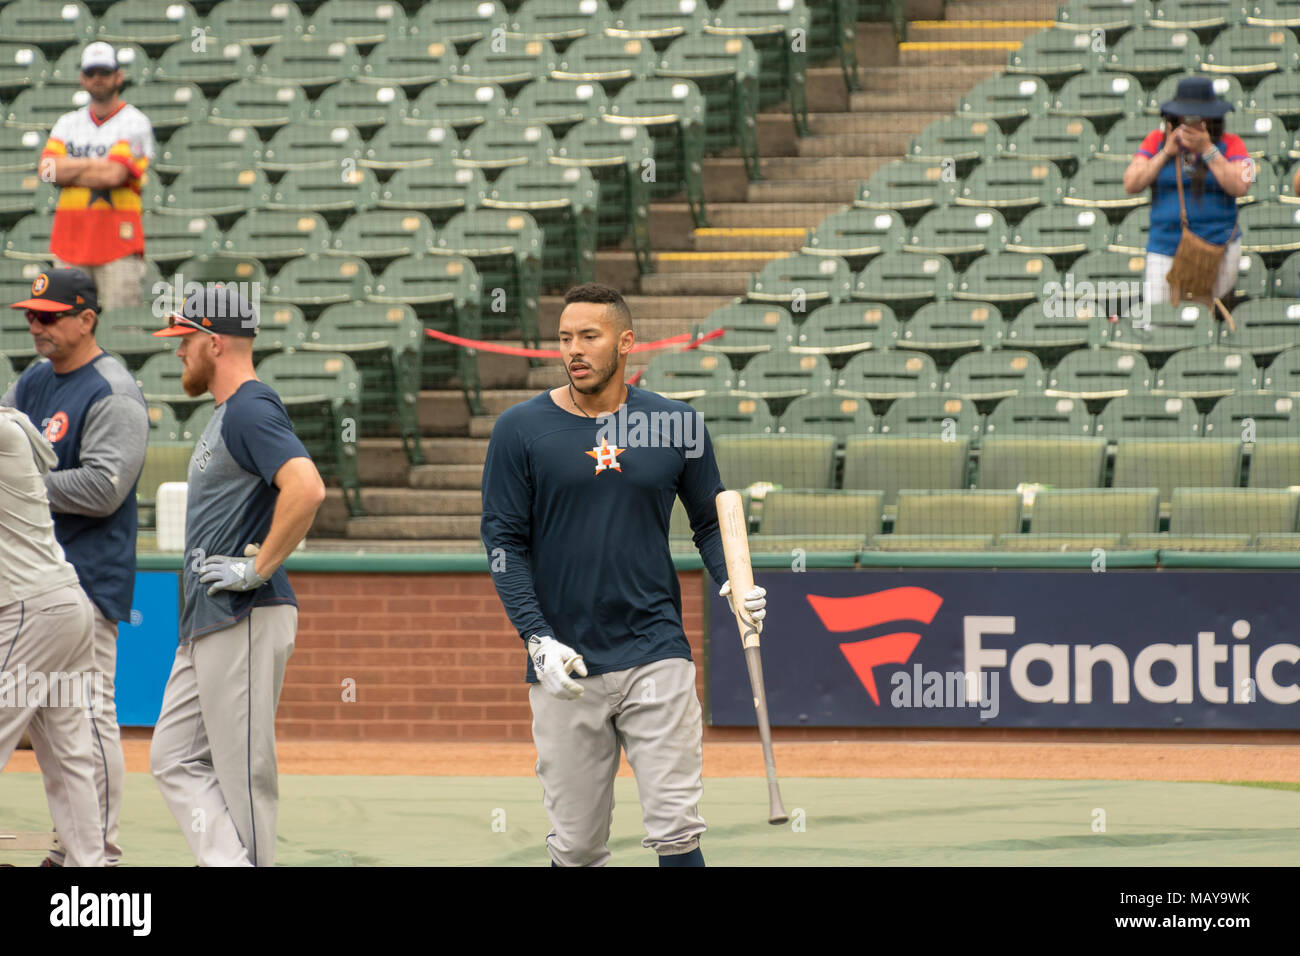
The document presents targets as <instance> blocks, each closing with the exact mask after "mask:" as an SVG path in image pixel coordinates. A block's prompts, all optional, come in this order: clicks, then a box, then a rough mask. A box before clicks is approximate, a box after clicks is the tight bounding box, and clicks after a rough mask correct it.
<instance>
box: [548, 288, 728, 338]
mask: <svg viewBox="0 0 1300 956" xmlns="http://www.w3.org/2000/svg"><path fill="white" fill-rule="evenodd" d="M623 300H624V301H625V302H626V303H627V307H628V308H629V309H630V310H631V311H632V327H633V328H634V329H636V337H637V341H639V342H655V341H657V340H659V339H666V338H669V337H671V336H674V335H681V334H682V333H683V332H689V331H690V330H691V327H692V326H693V325H694V324H695V323H696V322H698V321H699V320H700V319H702V318H704V317H705V316H706V315H708V314H709V313H710V312H712V311H713V310H714V309H720V308H722V306H724V305H726V304H727V303H729V302H730V301H731V300H730V299H729V298H727V297H726V296H717V295H711V296H704V297H701V298H694V299H673V298H664V297H663V296H657V295H656V296H648V295H624V296H623ZM563 306H564V300H563V299H560V298H558V297H556V299H555V302H554V304H553V305H551V306H549V307H548V304H547V302H546V297H543V300H542V307H541V315H540V317H539V318H538V322H537V324H538V328H539V330H540V333H541V336H542V340H543V347H545V348H554V347H555V344H554V343H555V339H556V337H557V335H558V334H559V328H560V313H561V312H562V311H563ZM547 342H549V343H550V344H549V345H548V344H547Z"/></svg>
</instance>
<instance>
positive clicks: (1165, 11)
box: [1146, 0, 1243, 33]
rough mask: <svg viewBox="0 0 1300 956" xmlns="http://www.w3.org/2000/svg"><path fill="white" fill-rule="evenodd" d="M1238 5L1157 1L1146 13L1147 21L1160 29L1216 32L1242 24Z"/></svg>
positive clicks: (1205, 0) (1198, 0)
mask: <svg viewBox="0 0 1300 956" xmlns="http://www.w3.org/2000/svg"><path fill="white" fill-rule="evenodd" d="M1242 16H1243V11H1242V6H1241V4H1230V3H1223V2H1220V0H1157V3H1156V5H1155V7H1154V8H1153V9H1150V10H1148V11H1146V22H1147V23H1148V24H1150V25H1151V26H1152V27H1157V28H1160V29H1163V30H1200V31H1206V30H1208V31H1211V32H1214V33H1217V32H1218V31H1219V30H1221V29H1223V28H1224V27H1225V26H1227V25H1229V24H1233V23H1241V22H1242Z"/></svg>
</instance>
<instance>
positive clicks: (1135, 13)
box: [1056, 0, 1143, 34]
mask: <svg viewBox="0 0 1300 956" xmlns="http://www.w3.org/2000/svg"><path fill="white" fill-rule="evenodd" d="M1142 11H1143V7H1142V6H1141V5H1139V4H1135V3H1130V2H1128V0H1067V2H1066V3H1065V4H1064V5H1062V6H1061V7H1060V8H1058V9H1057V11H1056V26H1057V28H1058V29H1066V30H1072V31H1078V30H1086V31H1092V30H1101V31H1102V32H1103V33H1106V34H1115V33H1118V32H1119V31H1122V30H1127V29H1129V28H1130V27H1135V26H1138V25H1139V24H1140V23H1141V22H1142Z"/></svg>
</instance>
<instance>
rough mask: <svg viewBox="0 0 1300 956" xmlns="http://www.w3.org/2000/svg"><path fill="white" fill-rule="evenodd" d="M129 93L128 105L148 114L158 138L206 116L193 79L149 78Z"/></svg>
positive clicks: (201, 95)
mask: <svg viewBox="0 0 1300 956" xmlns="http://www.w3.org/2000/svg"><path fill="white" fill-rule="evenodd" d="M119 2H120V0H119ZM131 2H133V0H131ZM129 95H130V97H131V99H130V102H131V105H132V106H134V107H136V109H138V110H140V111H141V112H143V113H144V115H145V116H147V117H149V122H150V123H151V124H152V125H153V131H154V135H155V136H156V137H158V138H159V139H167V138H169V137H170V136H172V135H174V134H175V132H176V130H178V129H181V128H182V127H184V126H188V125H190V124H192V123H203V122H206V121H207V118H208V101H207V99H206V98H205V97H204V96H203V91H202V90H200V89H199V88H198V86H196V85H195V84H193V83H164V82H162V81H161V80H158V81H151V82H149V83H145V84H143V85H141V86H138V87H135V88H133V89H132V90H131V92H130V94H129Z"/></svg>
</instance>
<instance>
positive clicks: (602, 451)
mask: <svg viewBox="0 0 1300 956" xmlns="http://www.w3.org/2000/svg"><path fill="white" fill-rule="evenodd" d="M625 451H627V449H626V448H619V447H618V446H617V445H613V446H611V445H610V444H609V442H607V441H606V440H605V439H604V438H602V439H601V440H600V446H599V447H597V448H592V449H591V450H590V451H587V452H585V453H584V454H588V455H590V456H591V457H592V458H594V459H596V474H598V475H599V474H600V473H601V472H602V471H604V470H605V469H606V468H611V469H613V470H614V471H617V472H620V473H621V472H622V471H623V467H622V465H620V464H619V463H618V456H619V455H621V454H623V452H625Z"/></svg>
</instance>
